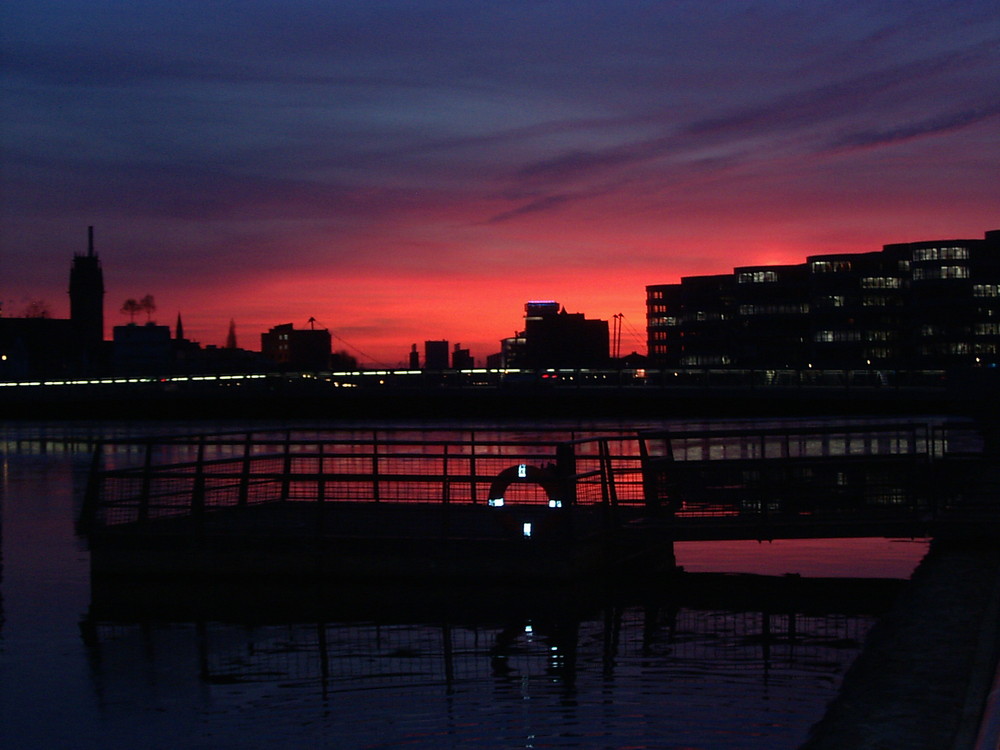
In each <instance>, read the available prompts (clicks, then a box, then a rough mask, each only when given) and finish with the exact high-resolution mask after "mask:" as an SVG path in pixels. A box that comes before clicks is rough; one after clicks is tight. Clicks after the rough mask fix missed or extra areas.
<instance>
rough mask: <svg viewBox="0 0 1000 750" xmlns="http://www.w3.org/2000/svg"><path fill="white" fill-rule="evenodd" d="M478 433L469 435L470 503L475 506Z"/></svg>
mask: <svg viewBox="0 0 1000 750" xmlns="http://www.w3.org/2000/svg"><path fill="white" fill-rule="evenodd" d="M476 484H477V482H476V433H475V432H471V433H469V501H470V502H471V503H472V504H473V505H475V504H476V502H477V499H476Z"/></svg>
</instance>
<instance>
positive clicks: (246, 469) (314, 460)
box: [81, 430, 644, 529]
mask: <svg viewBox="0 0 1000 750" xmlns="http://www.w3.org/2000/svg"><path fill="white" fill-rule="evenodd" d="M137 459H138V460H137ZM123 462H124V463H125V465H124V466H121V465H119V464H121V463H123ZM280 502H314V503H338V502H340V503H343V502H354V503H360V502H364V503H434V504H441V503H444V504H465V505H477V504H481V505H503V504H512V503H514V504H528V505H549V506H550V507H563V506H564V505H566V506H569V505H577V504H580V505H593V504H607V505H640V504H642V503H643V502H644V495H643V482H642V466H641V462H640V457H639V448H638V441H637V439H636V437H635V435H634V434H631V435H626V434H612V435H601V436H585V437H573V436H561V437H555V436H546V435H544V434H542V435H541V436H540V437H525V436H510V437H505V436H502V435H496V434H488V435H486V436H485V437H484V436H480V435H478V434H476V433H468V434H464V435H456V434H455V433H454V431H448V432H442V433H441V434H427V432H426V431H422V432H414V431H406V430H393V431H361V432H358V431H351V432H339V431H321V430H312V431H308V432H304V431H278V432H247V433H226V434H218V435H195V436H167V437H157V438H149V439H144V440H139V441H136V440H112V441H105V442H103V443H101V444H100V445H98V446H97V448H96V449H95V453H94V464H93V470H92V472H91V478H90V485H89V487H88V490H87V498H86V501H85V504H84V509H83V514H82V516H81V521H82V524H83V526H84V528H89V529H93V528H95V527H107V526H115V525H120V524H127V523H137V522H139V523H141V522H147V521H151V520H155V519H163V518H170V517H176V516H197V515H199V514H203V513H206V512H211V511H214V510H220V509H224V508H237V507H241V506H250V505H261V504H266V503H280Z"/></svg>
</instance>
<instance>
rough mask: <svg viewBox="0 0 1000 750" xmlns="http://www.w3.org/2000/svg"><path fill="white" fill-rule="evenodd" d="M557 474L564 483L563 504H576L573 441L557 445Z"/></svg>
mask: <svg viewBox="0 0 1000 750" xmlns="http://www.w3.org/2000/svg"><path fill="white" fill-rule="evenodd" d="M556 474H558V475H559V480H560V482H561V483H562V485H563V497H562V502H563V505H564V506H568V505H576V452H575V451H574V448H573V444H572V443H559V444H558V445H556Z"/></svg>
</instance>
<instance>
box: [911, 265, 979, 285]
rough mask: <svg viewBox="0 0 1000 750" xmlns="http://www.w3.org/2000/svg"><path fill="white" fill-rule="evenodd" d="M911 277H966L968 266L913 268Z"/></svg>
mask: <svg viewBox="0 0 1000 750" xmlns="http://www.w3.org/2000/svg"><path fill="white" fill-rule="evenodd" d="M913 278H914V280H916V281H920V280H926V279H967V278H969V268H968V266H931V267H930V268H914V269H913Z"/></svg>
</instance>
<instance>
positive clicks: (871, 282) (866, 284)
mask: <svg viewBox="0 0 1000 750" xmlns="http://www.w3.org/2000/svg"><path fill="white" fill-rule="evenodd" d="M899 286H900V280H899V278H897V277H896V276H865V277H864V278H863V279H861V288H862V289H899Z"/></svg>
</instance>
